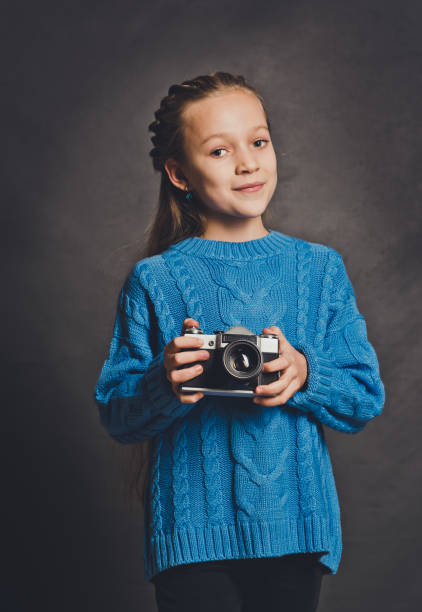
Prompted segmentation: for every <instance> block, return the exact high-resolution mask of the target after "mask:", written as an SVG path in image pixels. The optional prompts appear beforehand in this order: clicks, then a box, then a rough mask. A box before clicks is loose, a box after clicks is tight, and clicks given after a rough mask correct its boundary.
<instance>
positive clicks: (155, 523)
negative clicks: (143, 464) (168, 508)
mask: <svg viewBox="0 0 422 612" xmlns="http://www.w3.org/2000/svg"><path fill="white" fill-rule="evenodd" d="M162 446H163V439H162V437H158V440H156V441H155V444H154V450H153V453H152V456H151V465H152V471H151V508H152V521H151V526H152V531H153V534H154V535H155V536H157V534H158V533H159V532H160V531H161V529H162V528H163V517H162V515H161V498H160V451H161V447H162Z"/></svg>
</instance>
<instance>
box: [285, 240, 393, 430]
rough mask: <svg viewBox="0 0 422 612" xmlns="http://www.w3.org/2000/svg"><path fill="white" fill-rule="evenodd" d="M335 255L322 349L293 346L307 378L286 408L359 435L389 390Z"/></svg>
mask: <svg viewBox="0 0 422 612" xmlns="http://www.w3.org/2000/svg"><path fill="white" fill-rule="evenodd" d="M333 251H334V253H335V254H336V260H337V274H336V275H335V277H334V278H333V286H332V290H331V298H330V301H329V304H328V321H327V328H326V332H325V337H324V339H323V342H322V343H321V344H320V346H315V344H311V343H309V342H300V343H297V344H296V345H295V348H296V350H298V351H300V352H301V353H303V354H304V355H305V357H306V360H307V362H308V377H307V380H306V382H305V385H304V386H303V387H302V389H300V390H299V391H297V392H296V393H295V394H294V395H293V396H292V397H291V398H289V400H288V401H287V402H286V405H292V406H295V407H296V408H299V409H300V410H303V411H305V412H311V413H312V414H313V415H314V416H315V417H316V418H317V419H318V420H320V421H321V422H322V423H323V424H324V425H328V426H329V427H332V428H333V429H336V430H339V431H342V432H345V433H357V432H359V431H361V430H362V429H363V428H364V427H365V425H366V423H367V422H368V421H370V420H371V419H373V418H374V417H376V416H377V415H379V414H380V413H381V411H382V409H383V406H384V401H385V390H384V385H383V382H382V380H381V378H380V372H379V364H378V360H377V356H376V353H375V350H374V348H373V346H372V344H371V343H370V342H369V340H368V337H367V329H366V323H365V319H364V317H363V316H362V315H361V313H360V312H359V310H358V307H357V304H356V298H355V293H354V290H353V286H352V283H351V281H350V278H349V276H348V274H347V271H346V268H345V265H344V262H343V259H342V257H341V255H340V254H339V253H338V252H337V251H335V250H334V249H333Z"/></svg>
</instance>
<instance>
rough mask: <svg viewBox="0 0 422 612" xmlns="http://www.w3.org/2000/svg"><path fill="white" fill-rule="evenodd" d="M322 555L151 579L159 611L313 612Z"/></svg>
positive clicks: (195, 567)
mask: <svg viewBox="0 0 422 612" xmlns="http://www.w3.org/2000/svg"><path fill="white" fill-rule="evenodd" d="M318 556H319V555H318V554H302V553H299V554H292V555H284V556H282V557H272V558H267V557H265V558H259V559H254V558H253V559H226V560H224V561H205V562H202V563H188V564H182V565H177V566H175V567H170V568H168V569H166V570H164V571H162V572H160V573H159V574H157V575H156V576H154V578H153V579H152V582H153V583H154V585H155V598H156V602H157V606H158V611H159V612H182V611H183V612H191V611H192V612H193V611H195V612H276V611H277V612H314V611H315V610H316V609H317V606H318V600H319V594H320V589H321V581H322V576H323V566H322V564H321V563H319V561H318Z"/></svg>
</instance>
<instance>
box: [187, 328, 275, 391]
mask: <svg viewBox="0 0 422 612" xmlns="http://www.w3.org/2000/svg"><path fill="white" fill-rule="evenodd" d="M188 334H198V335H201V336H202V338H203V341H204V342H203V344H202V346H201V347H198V348H196V347H193V348H186V349H182V350H184V351H192V350H193V351H194V350H201V349H206V350H207V351H209V354H210V356H209V358H208V359H206V360H204V361H202V360H201V361H197V362H191V363H187V364H184V365H183V366H181V368H189V367H192V366H193V365H195V364H196V363H200V364H201V365H202V366H203V368H204V369H203V372H202V373H201V374H199V376H195V377H194V378H191V379H190V380H186V381H185V382H183V383H179V385H178V391H179V393H190V392H191V393H196V392H198V391H203V393H204V395H223V396H235V397H254V396H257V395H259V396H260V397H273V396H274V395H275V394H272V395H264V394H262V393H260V394H258V393H255V388H256V387H257V385H268V384H269V383H271V382H274V381H275V380H277V379H278V378H280V372H279V371H277V372H263V371H262V367H263V365H264V363H265V362H266V361H272V360H273V359H276V358H277V357H278V356H279V345H278V336H276V335H275V334H260V335H259V336H256V335H255V334H253V333H252V332H251V331H250V330H249V329H247V328H246V327H243V326H241V325H239V326H235V327H231V328H230V329H228V330H227V331H220V330H218V331H214V334H204V332H203V331H202V329H201V328H199V327H188V328H186V330H185V333H184V335H185V336H187V335H188ZM179 369H180V368H179Z"/></svg>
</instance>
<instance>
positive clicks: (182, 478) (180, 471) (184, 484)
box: [172, 422, 190, 527]
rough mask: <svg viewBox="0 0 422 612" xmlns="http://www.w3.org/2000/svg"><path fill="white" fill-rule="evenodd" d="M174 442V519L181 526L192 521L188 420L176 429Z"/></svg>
mask: <svg viewBox="0 0 422 612" xmlns="http://www.w3.org/2000/svg"><path fill="white" fill-rule="evenodd" d="M172 442H173V453H172V458H173V466H172V470H173V503H174V520H175V524H176V526H177V527H180V526H184V525H185V524H187V523H188V522H189V521H190V508H189V480H188V464H187V451H186V448H187V438H186V422H182V423H181V424H180V425H179V427H178V428H177V429H176V431H175V433H174V435H173V438H172Z"/></svg>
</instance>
